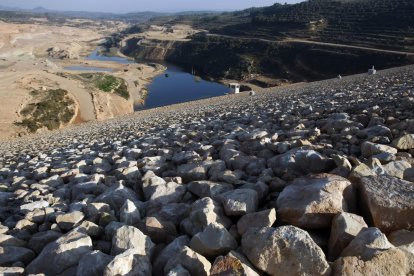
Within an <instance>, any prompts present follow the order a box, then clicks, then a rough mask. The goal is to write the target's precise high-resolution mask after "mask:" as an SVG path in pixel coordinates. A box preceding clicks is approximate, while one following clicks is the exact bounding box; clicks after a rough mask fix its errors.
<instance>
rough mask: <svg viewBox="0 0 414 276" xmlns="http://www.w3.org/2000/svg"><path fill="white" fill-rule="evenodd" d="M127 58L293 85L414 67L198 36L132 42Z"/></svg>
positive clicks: (404, 60) (356, 52)
mask: <svg viewBox="0 0 414 276" xmlns="http://www.w3.org/2000/svg"><path fill="white" fill-rule="evenodd" d="M124 53H125V54H127V55H130V56H133V57H136V58H139V59H149V60H159V61H168V62H171V63H175V64H179V65H181V66H183V67H188V68H194V69H195V70H196V71H197V72H201V73H203V74H205V75H208V76H210V77H213V78H216V79H222V78H227V79H238V80H252V79H253V78H254V77H255V76H257V75H263V76H266V77H270V78H273V79H278V80H287V81H289V82H301V81H315V80H322V79H326V78H333V77H336V76H337V75H338V74H342V75H350V74H356V73H363V72H365V71H366V70H367V69H368V68H370V67H371V66H372V65H375V67H377V68H378V69H385V68H390V67H394V66H399V65H406V64H410V63H413V62H414V55H411V56H410V55H402V54H396V53H392V52H386V51H385V52H381V51H373V50H367V49H362V48H357V47H355V48H349V47H348V48H343V47H341V46H340V45H338V46H335V45H321V44H312V43H305V42H300V41H292V42H273V41H266V40H260V39H240V38H234V37H226V36H208V35H201V34H200V35H195V36H192V39H191V40H189V41H171V40H155V39H152V40H148V39H136V38H134V39H130V40H129V41H128V43H127V45H126V47H125V48H124Z"/></svg>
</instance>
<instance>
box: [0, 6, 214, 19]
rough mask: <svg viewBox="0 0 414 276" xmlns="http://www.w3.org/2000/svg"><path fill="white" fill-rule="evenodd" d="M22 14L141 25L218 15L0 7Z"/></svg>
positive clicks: (197, 12) (199, 12) (194, 12)
mask: <svg viewBox="0 0 414 276" xmlns="http://www.w3.org/2000/svg"><path fill="white" fill-rule="evenodd" d="M1 11H6V12H19V13H20V12H22V13H27V14H48V15H52V16H53V15H54V16H65V17H79V18H86V19H104V20H105V19H106V20H111V19H112V20H125V21H130V22H133V23H139V22H143V21H147V20H149V19H151V18H155V17H162V16H184V15H186V16H189V15H207V14H218V13H220V12H217V11H184V12H177V13H165V12H152V11H142V12H128V13H108V12H85V11H56V10H49V9H46V8H44V7H36V8H34V9H21V8H16V7H7V6H2V5H0V12H1Z"/></svg>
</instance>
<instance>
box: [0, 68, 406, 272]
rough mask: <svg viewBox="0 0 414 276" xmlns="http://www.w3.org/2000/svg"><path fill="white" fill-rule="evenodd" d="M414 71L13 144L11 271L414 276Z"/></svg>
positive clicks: (7, 191)
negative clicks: (408, 275) (406, 275)
mask: <svg viewBox="0 0 414 276" xmlns="http://www.w3.org/2000/svg"><path fill="white" fill-rule="evenodd" d="M413 71H414V67H413V66H410V67H403V68H396V69H391V70H387V71H383V72H379V74H377V75H374V76H367V75H360V76H351V77H347V78H343V79H338V80H328V81H322V82H316V83H311V84H306V85H295V86H291V87H289V88H284V89H278V90H273V91H268V92H264V93H260V94H259V95H256V96H249V95H246V94H240V95H230V96H224V97H218V98H213V99H207V100H202V101H197V102H191V103H185V104H180V105H175V106H171V107H164V108H158V109H153V110H148V111H143V112H139V113H136V114H134V115H131V116H125V117H123V118H118V119H114V120H111V121H107V122H104V123H90V124H86V125H83V126H79V127H74V128H71V129H67V130H64V131H57V132H51V133H49V134H44V135H38V136H33V137H32V138H25V139H20V140H14V141H8V142H2V143H1V144H0V162H1V163H0V164H1V165H0V221H1V224H0V266H1V268H0V271H1V273H10V274H8V275H20V274H23V273H26V274H39V273H43V274H45V275H151V274H153V275H266V274H269V275H405V274H409V273H413V272H414V255H413V254H414V250H413V248H414V232H412V231H414V226H413V225H414V220H413V218H414V185H413V181H414V168H413V167H412V166H413V164H414V158H413V157H412V156H413V154H414V78H413Z"/></svg>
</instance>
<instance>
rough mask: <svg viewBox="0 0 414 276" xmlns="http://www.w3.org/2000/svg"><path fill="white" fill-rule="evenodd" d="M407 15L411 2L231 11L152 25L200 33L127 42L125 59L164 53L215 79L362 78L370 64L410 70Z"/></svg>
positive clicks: (324, 2)
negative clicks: (185, 26) (179, 38)
mask: <svg viewBox="0 0 414 276" xmlns="http://www.w3.org/2000/svg"><path fill="white" fill-rule="evenodd" d="M413 14H414V2H413V1H410V0H390V1H388V0H348V1H345V0H309V1H305V2H302V3H299V4H294V5H288V4H285V5H281V4H275V5H273V6H271V7H265V8H252V9H248V10H244V11H239V12H232V13H222V14H210V15H185V16H168V17H158V18H155V19H153V20H152V21H151V24H157V25H162V26H166V28H168V26H171V25H175V24H189V25H192V26H193V27H194V28H195V29H204V30H206V32H205V33H199V34H197V35H193V36H190V37H189V38H190V39H191V40H190V41H188V42H185V43H183V42H177V43H175V44H173V43H172V42H171V41H168V42H169V44H168V47H164V46H163V45H166V44H165V43H164V44H163V42H162V41H157V40H156V41H152V42H151V43H149V42H148V41H147V43H146V44H145V45H144V46H145V47H142V45H141V44H140V42H139V40H131V43H130V44H128V53H129V54H131V55H132V56H135V57H138V58H146V57H148V58H152V59H153V58H157V56H156V55H155V56H154V55H153V53H154V52H156V53H163V54H162V55H160V56H159V57H158V58H159V59H162V60H167V61H169V62H174V63H178V64H181V65H182V66H184V67H188V68H196V69H197V71H199V72H202V73H204V74H206V75H208V76H211V77H214V78H218V79H220V78H225V79H238V80H243V81H246V82H252V83H259V82H260V79H266V78H267V79H274V80H276V83H286V82H287V83H289V82H299V81H315V80H321V79H325V78H331V77H334V76H336V75H338V74H341V75H349V74H356V73H361V72H364V71H366V70H367V68H368V67H371V66H372V65H374V66H376V67H377V68H379V69H385V68H390V67H394V66H401V65H406V64H412V63H413V62H414V16H412V15H413ZM144 28H145V27H144ZM134 45H136V47H134ZM151 45H154V46H151ZM151 48H153V49H151ZM147 53H151V55H149V54H147ZM272 83H274V82H273V81H271V82H269V83H266V82H265V83H263V86H264V87H266V86H268V85H272Z"/></svg>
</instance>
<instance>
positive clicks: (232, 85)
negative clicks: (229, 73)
mask: <svg viewBox="0 0 414 276" xmlns="http://www.w3.org/2000/svg"><path fill="white" fill-rule="evenodd" d="M229 87H230V88H231V89H233V91H232V94H239V93H240V84H238V83H236V82H233V83H230V84H229Z"/></svg>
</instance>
